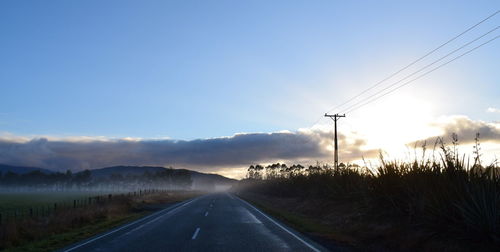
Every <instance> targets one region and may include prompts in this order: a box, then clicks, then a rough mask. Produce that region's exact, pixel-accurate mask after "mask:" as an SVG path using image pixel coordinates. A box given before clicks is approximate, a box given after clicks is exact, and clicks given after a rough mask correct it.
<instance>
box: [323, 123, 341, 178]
mask: <svg viewBox="0 0 500 252" xmlns="http://www.w3.org/2000/svg"><path fill="white" fill-rule="evenodd" d="M325 117H330V118H331V119H332V120H333V122H334V135H333V145H334V152H333V159H334V166H335V169H337V168H338V167H339V146H338V143H337V120H338V119H339V118H340V117H345V114H343V115H339V114H334V115H329V114H327V113H325Z"/></svg>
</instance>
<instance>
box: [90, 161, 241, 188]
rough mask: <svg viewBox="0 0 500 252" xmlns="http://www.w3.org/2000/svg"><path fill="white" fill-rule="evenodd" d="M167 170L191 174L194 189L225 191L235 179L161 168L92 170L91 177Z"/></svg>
mask: <svg viewBox="0 0 500 252" xmlns="http://www.w3.org/2000/svg"><path fill="white" fill-rule="evenodd" d="M165 169H171V170H173V172H174V173H176V172H189V174H190V175H191V179H192V181H193V187H192V188H193V189H196V190H205V189H224V188H227V187H230V186H232V185H233V183H234V182H236V180H235V179H230V178H226V177H224V176H222V175H219V174H212V173H203V172H197V171H193V170H187V169H172V168H165V167H159V166H112V167H105V168H100V169H94V170H91V176H92V178H94V179H100V178H106V177H109V176H111V175H113V174H121V175H122V176H126V175H142V174H144V173H145V172H149V173H156V172H160V171H163V170H165Z"/></svg>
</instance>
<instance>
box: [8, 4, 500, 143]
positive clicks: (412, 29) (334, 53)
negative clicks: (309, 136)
mask: <svg viewBox="0 0 500 252" xmlns="http://www.w3.org/2000/svg"><path fill="white" fill-rule="evenodd" d="M403 2H404V3H403ZM499 6H500V4H498V2H497V1H440V2H439V4H437V3H436V1H413V2H408V1H248V2H243V1H2V3H0V32H1V34H0V37H1V39H0V85H1V93H0V130H1V131H4V132H9V133H12V134H18V135H58V136H65V135H87V136H110V137H143V138H158V137H171V138H174V139H195V138H207V137H216V136H227V135H232V134H234V133H237V132H273V131H277V130H295V129H298V128H301V127H308V126H310V124H311V123H313V122H314V121H315V119H316V118H317V117H318V115H321V114H322V113H324V112H325V111H326V110H327V109H329V108H330V107H332V106H334V105H336V104H338V103H340V101H342V100H343V99H345V98H346V97H348V96H349V95H353V94H355V93H356V92H359V91H360V90H362V89H363V88H364V87H367V86H369V85H370V84H372V83H374V82H376V81H378V80H380V79H381V78H383V77H385V76H386V75H388V74H390V73H391V72H394V71H395V70H397V69H398V68H399V67H401V66H403V65H404V64H405V63H408V62H410V61H411V60H413V59H415V58H416V57H418V56H420V55H422V54H423V53H425V52H426V51H428V50H430V49H432V48H433V47H435V46H437V45H439V44H440V43H442V42H444V41H445V40H446V39H448V38H450V37H452V36H453V35H456V34H457V33H459V32H461V31H462V30H464V29H465V28H466V27H468V26H470V25H472V24H474V23H475V22H478V21H479V20H481V19H482V18H484V17H486V16H488V15H489V14H491V13H492V12H494V11H495V10H496V9H498V8H499ZM490 21H491V22H488V23H486V24H485V25H484V27H480V28H481V29H478V31H477V32H476V33H471V36H470V38H472V37H473V36H474V35H475V34H476V35H477V34H480V32H481V31H486V30H487V29H489V28H491V27H494V26H495V24H496V25H498V23H499V21H500V18H499V17H495V18H494V19H492V20H490ZM464 41H465V40H464ZM457 45H458V43H457ZM499 56H500V47H499V44H498V42H496V43H492V44H490V45H488V46H485V47H484V48H482V49H480V50H479V51H477V52H475V53H474V54H473V55H470V56H468V57H466V58H463V59H461V60H460V61H459V62H457V63H456V64H453V65H450V66H449V67H447V68H445V69H443V70H442V71H440V72H438V73H436V74H434V75H431V76H429V77H428V78H427V79H426V80H430V81H432V80H434V82H433V83H432V84H427V83H426V82H425V81H422V82H419V83H417V84H415V87H413V88H417V89H418V90H419V92H421V93H422V96H427V95H432V97H434V98H436V100H438V101H443V99H444V100H445V101H446V102H444V103H446V104H445V106H442V107H440V108H439V113H440V114H457V113H460V114H465V115H469V116H471V117H474V118H478V119H483V120H494V119H495V118H494V116H495V115H491V114H487V113H485V110H486V109H487V108H488V107H495V106H496V107H498V106H500V104H498V97H499V95H500V85H498V83H500V75H498V71H497V70H498V59H499V58H500V57H499ZM436 80H438V81H439V82H440V83H439V85H438V87H435V86H436V84H435V81H436ZM427 92H428V94H427ZM436 92H439V93H443V94H440V95H437V94H435V93H436ZM449 97H453V99H451V100H450V101H448V100H446V99H448V98H449ZM449 102H453V105H452V106H450V104H449Z"/></svg>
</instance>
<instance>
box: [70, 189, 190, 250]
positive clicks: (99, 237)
mask: <svg viewBox="0 0 500 252" xmlns="http://www.w3.org/2000/svg"><path fill="white" fill-rule="evenodd" d="M196 199H197V198H195V199H192V200H190V201H188V202H186V203H184V204H182V205H178V206H176V207H174V208H166V209H163V210H161V211H159V212H156V213H154V214H151V215H149V216H146V217H144V218H142V219H139V220H136V221H134V222H131V223H129V224H127V225H125V226H122V227H120V228H117V229H115V230H113V231H110V232H108V233H105V234H103V235H100V236H98V237H95V238H94V239H91V240H88V241H86V242H84V243H81V244H78V245H76V246H74V247H72V248H69V249H66V250H64V252H68V251H72V250H75V249H77V248H79V247H82V246H85V245H87V244H89V243H91V242H94V241H96V240H99V239H101V238H103V237H106V236H108V235H110V234H113V233H116V232H118V231H120V230H122V229H124V228H127V227H129V226H131V225H134V224H136V223H138V222H141V221H144V220H146V219H148V218H152V217H154V216H156V215H159V214H161V213H163V212H165V211H167V210H168V211H167V213H168V212H170V211H172V210H175V209H178V208H180V207H183V206H185V205H187V204H189V203H191V202H193V201H194V200H196ZM148 223H149V222H148Z"/></svg>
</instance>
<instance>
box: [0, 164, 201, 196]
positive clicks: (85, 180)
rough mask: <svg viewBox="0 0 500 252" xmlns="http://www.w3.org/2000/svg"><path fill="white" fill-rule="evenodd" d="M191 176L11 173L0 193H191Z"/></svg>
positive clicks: (1, 181) (0, 182) (168, 172)
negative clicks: (11, 190)
mask: <svg viewBox="0 0 500 252" xmlns="http://www.w3.org/2000/svg"><path fill="white" fill-rule="evenodd" d="M191 185H192V180H191V174H190V173H189V171H185V170H173V169H165V170H164V171H158V172H148V171H146V172H144V173H142V174H130V173H128V174H125V175H124V174H121V173H113V174H111V175H110V176H105V177H104V176H103V177H98V178H94V177H93V176H92V171H90V170H85V171H83V172H78V173H73V172H71V171H70V170H68V171H66V172H65V173H62V172H53V173H44V172H41V171H32V172H29V173H24V174H18V173H14V172H12V171H8V172H5V173H3V174H0V188H1V189H23V190H30V189H33V190H56V191H64V190H93V189H95V190H110V191H123V190H137V189H141V188H157V189H190V188H191Z"/></svg>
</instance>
